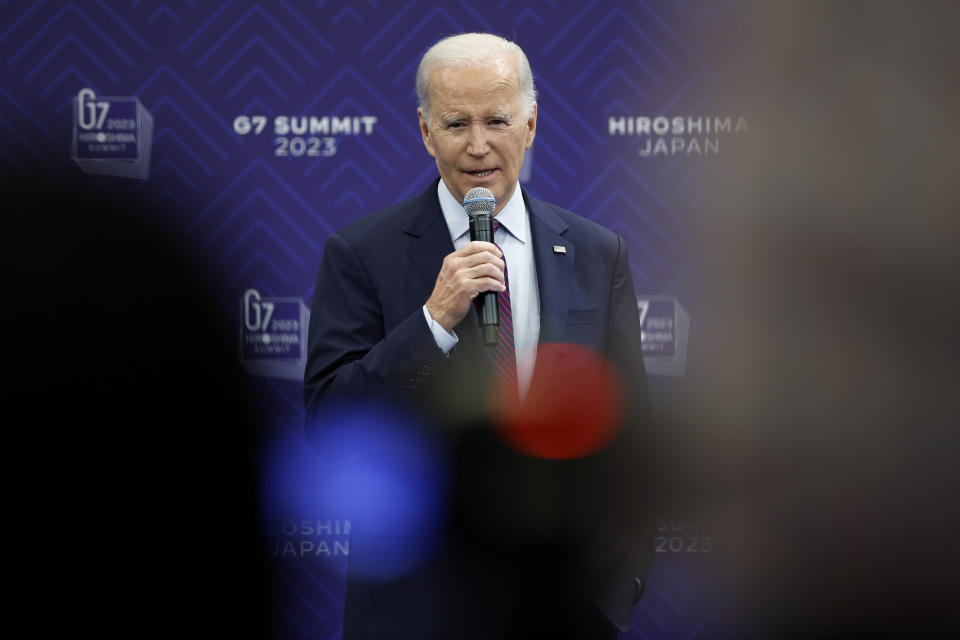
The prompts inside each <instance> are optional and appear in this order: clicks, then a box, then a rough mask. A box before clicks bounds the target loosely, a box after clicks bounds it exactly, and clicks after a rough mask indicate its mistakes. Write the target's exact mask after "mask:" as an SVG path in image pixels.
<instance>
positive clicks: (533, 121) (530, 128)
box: [524, 102, 537, 149]
mask: <svg viewBox="0 0 960 640" xmlns="http://www.w3.org/2000/svg"><path fill="white" fill-rule="evenodd" d="M536 135H537V103H536V102H534V103H533V113H532V114H531V115H530V119H529V120H527V139H526V141H525V142H526V146H525V147H524V149H529V148H530V147H531V146H533V139H534V138H535V137H536Z"/></svg>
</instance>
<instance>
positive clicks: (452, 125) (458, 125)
mask: <svg viewBox="0 0 960 640" xmlns="http://www.w3.org/2000/svg"><path fill="white" fill-rule="evenodd" d="M462 128H463V123H462V122H451V123H450V124H448V125H447V129H462Z"/></svg>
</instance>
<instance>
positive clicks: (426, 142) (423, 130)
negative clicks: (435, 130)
mask: <svg viewBox="0 0 960 640" xmlns="http://www.w3.org/2000/svg"><path fill="white" fill-rule="evenodd" d="M417 119H418V120H419V121H420V135H421V136H422V137H423V146H425V147H426V148H427V153H429V154H430V155H431V156H432V157H434V158H436V157H437V154H436V153H435V152H434V150H433V136H431V135H430V125H428V124H427V121H426V120H425V119H424V118H423V109H421V108H420V107H417Z"/></svg>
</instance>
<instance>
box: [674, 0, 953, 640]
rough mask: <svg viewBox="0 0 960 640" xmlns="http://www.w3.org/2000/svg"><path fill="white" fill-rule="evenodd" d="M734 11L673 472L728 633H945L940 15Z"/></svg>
mask: <svg viewBox="0 0 960 640" xmlns="http://www.w3.org/2000/svg"><path fill="white" fill-rule="evenodd" d="M739 16H740V19H739V20H738V21H737V24H738V29H737V31H736V33H733V34H725V35H727V36H728V40H727V42H726V43H725V45H727V46H723V47H720V46H718V47H717V48H716V55H715V57H714V61H713V63H712V64H713V68H714V69H716V71H717V73H718V76H719V77H722V78H725V79H727V80H728V81H729V86H728V87H727V88H728V89H729V95H728V97H727V98H726V99H724V100H722V101H720V102H719V103H717V104H716V105H715V107H716V110H717V111H718V112H720V113H731V114H742V115H743V116H745V117H746V118H747V119H748V120H749V122H750V131H749V133H748V134H744V136H743V137H742V138H740V139H739V140H738V143H737V145H730V146H729V147H727V149H726V150H725V151H724V158H723V161H722V162H716V163H713V164H711V165H710V167H709V168H708V173H709V175H710V177H711V183H710V185H709V188H708V193H709V197H707V198H704V201H705V202H707V203H708V204H707V205H706V207H705V210H704V211H703V217H702V218H701V219H700V220H699V223H700V224H699V226H700V229H701V230H702V232H703V237H702V240H703V243H702V246H701V247H700V248H699V249H698V253H700V254H701V255H702V256H703V260H704V273H707V274H709V275H708V276H707V277H706V278H705V282H704V287H703V288H704V291H705V294H706V295H705V296H704V297H703V298H702V299H701V300H700V301H698V304H699V305H700V308H699V309H697V310H691V316H694V315H695V314H696V315H699V317H702V318H704V321H703V322H701V323H700V325H699V327H698V332H697V338H696V339H697V341H698V342H699V344H701V345H703V351H702V353H701V354H700V356H699V359H698V362H697V363H696V364H695V365H694V366H693V367H691V369H690V375H689V380H688V384H689V385H690V387H691V389H692V390H693V392H694V393H693V394H692V395H691V396H687V397H684V398H683V399H682V401H680V402H677V403H676V404H675V405H674V406H673V407H672V413H673V415H672V416H671V420H672V421H673V422H674V424H676V425H677V428H673V429H670V431H671V433H672V434H673V435H672V437H673V438H674V446H673V448H672V450H673V451H674V455H673V456H672V459H671V461H670V465H671V468H672V469H673V472H674V474H675V476H676V477H678V478H681V477H682V478H683V480H682V481H678V483H679V484H680V488H681V493H683V494H684V496H685V498H686V499H688V500H690V501H691V502H692V503H694V504H695V505H696V508H697V509H698V510H699V512H700V513H701V514H704V520H706V523H705V524H706V525H707V526H709V527H710V529H711V531H712V533H713V534H714V540H715V542H716V545H715V553H716V554H720V555H721V558H720V560H719V562H720V563H721V564H726V565H727V566H729V567H730V574H731V582H730V584H729V585H728V587H729V593H730V594H732V595H731V599H730V604H729V606H728V608H727V614H726V615H727V616H728V619H733V620H736V621H737V625H738V626H739V627H740V629H741V630H742V631H743V632H744V633H745V634H749V636H756V637H881V636H882V637H888V636H890V635H892V634H896V635H900V636H902V637H926V636H927V635H928V634H929V632H930V630H931V628H933V629H934V630H935V633H936V635H941V634H943V635H954V634H955V633H956V626H957V622H958V617H957V608H956V598H957V596H958V595H960V592H958V589H957V586H956V578H957V575H958V571H960V567H958V563H957V560H956V558H957V554H956V553H955V552H954V551H953V549H952V548H953V546H954V544H955V540H954V539H955V532H956V530H957V526H958V525H960V520H958V517H957V515H958V514H957V508H956V502H957V495H958V490H960V485H958V482H957V474H956V457H957V451H958V450H960V447H958V434H957V424H958V415H960V393H958V391H957V390H958V389H960V375H958V371H960V368H958V366H957V354H958V353H960V349H958V346H960V340H958V336H960V331H958V326H960V297H958V294H960V287H958V286H957V274H958V273H960V260H958V258H960V251H958V246H960V213H958V212H960V189H958V184H960V181H958V167H960V162H958V153H957V150H958V149H960V121H958V119H957V114H958V113H960V84H958V82H957V69H958V66H960V55H958V54H960V47H958V40H957V38H956V34H955V31H956V25H957V24H960V7H958V6H957V5H956V3H952V4H951V3H916V4H907V3H874V2H842V3H835V2H776V3H755V4H754V5H752V6H751V7H750V8H749V10H745V11H743V12H742V13H741V14H739ZM705 175H706V174H705Z"/></svg>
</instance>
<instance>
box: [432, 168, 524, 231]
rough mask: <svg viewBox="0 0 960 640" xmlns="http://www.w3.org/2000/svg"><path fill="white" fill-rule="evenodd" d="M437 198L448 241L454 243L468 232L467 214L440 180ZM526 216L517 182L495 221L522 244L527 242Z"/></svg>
mask: <svg viewBox="0 0 960 640" xmlns="http://www.w3.org/2000/svg"><path fill="white" fill-rule="evenodd" d="M437 197H438V198H439V199H440V209H441V210H442V211H443V218H444V220H446V222H447V229H449V230H450V239H451V240H453V241H454V242H456V240H457V238H459V237H460V236H462V235H463V234H465V233H467V232H469V231H470V221H469V219H468V218H467V212H466V211H464V210H463V204H461V203H460V202H457V199H456V198H454V197H453V194H452V193H450V190H449V189H447V185H445V184H444V183H443V180H440V184H439V185H438V186H437ZM526 214H527V209H526V207H525V206H524V204H523V195H522V194H521V192H520V183H519V182H517V186H516V187H515V188H514V189H513V195H512V196H510V200H508V201H507V204H506V206H504V207H503V209H501V210H500V213H498V214H497V220H499V221H500V224H501V225H502V226H503V228H504V229H506V230H507V231H508V232H510V235H512V236H513V237H514V238H516V239H517V240H519V241H520V242H521V243H523V244H526V242H527V225H526V224H524V217H525V216H526Z"/></svg>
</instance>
